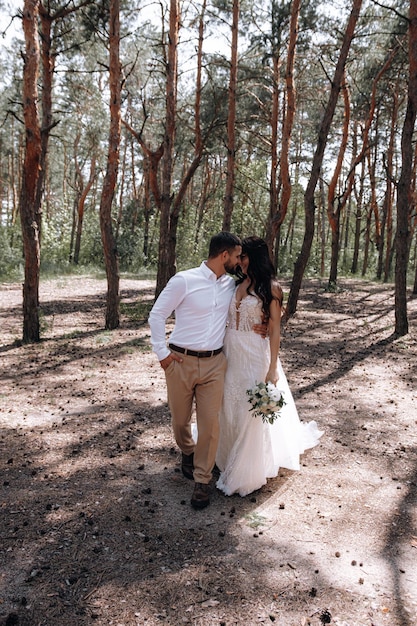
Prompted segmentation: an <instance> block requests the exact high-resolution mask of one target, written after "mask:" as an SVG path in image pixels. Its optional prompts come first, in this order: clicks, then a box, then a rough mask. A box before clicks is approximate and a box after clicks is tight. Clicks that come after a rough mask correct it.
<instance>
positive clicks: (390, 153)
mask: <svg viewBox="0 0 417 626" xmlns="http://www.w3.org/2000/svg"><path fill="white" fill-rule="evenodd" d="M392 96H393V98H392V115H391V129H390V138H389V143H388V149H387V155H386V160H385V170H386V187H385V196H384V205H383V220H384V221H383V225H384V232H383V233H382V232H381V238H382V243H383V242H384V241H385V242H386V245H385V255H384V245H381V250H380V266H379V267H378V274H377V276H378V278H380V277H381V276H382V271H383V273H384V282H386V281H387V280H388V263H389V258H390V256H391V248H392V230H393V224H392V205H393V200H394V197H393V183H392V181H393V176H394V165H393V163H394V142H395V138H396V131H397V116H398V94H397V90H396V89H395V88H394V89H393V94H392ZM379 272H380V273H379Z"/></svg>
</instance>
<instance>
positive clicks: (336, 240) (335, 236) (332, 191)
mask: <svg viewBox="0 0 417 626" xmlns="http://www.w3.org/2000/svg"><path fill="white" fill-rule="evenodd" d="M342 91H343V99H344V122H343V133H342V141H341V143H340V149H339V154H338V156H337V161H336V167H335V170H334V172H333V176H332V179H331V181H330V184H329V190H328V194H327V217H328V219H329V224H330V228H331V231H332V252H331V261H330V275H329V282H328V287H329V289H334V288H335V287H336V283H337V265H338V261H339V244H340V214H341V211H342V209H343V208H344V205H343V204H342V202H341V199H340V197H339V198H336V186H337V183H338V181H339V177H340V172H341V171H342V165H343V159H344V158H345V152H346V148H347V143H348V137H349V123H350V97H349V89H348V86H347V84H346V77H345V75H344V79H343V85H342Z"/></svg>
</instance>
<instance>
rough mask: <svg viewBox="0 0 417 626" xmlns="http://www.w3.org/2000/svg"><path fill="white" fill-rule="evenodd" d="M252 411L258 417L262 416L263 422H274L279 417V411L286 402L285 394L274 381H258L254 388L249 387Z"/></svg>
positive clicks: (248, 392)
mask: <svg viewBox="0 0 417 626" xmlns="http://www.w3.org/2000/svg"><path fill="white" fill-rule="evenodd" d="M246 393H247V394H248V396H249V402H250V404H251V405H252V408H251V409H250V411H253V414H254V415H255V416H256V417H262V421H263V422H269V423H270V424H273V423H274V422H275V420H276V419H277V418H278V417H279V412H280V410H281V409H282V407H283V406H284V404H285V400H284V396H283V394H282V391H280V390H279V389H278V388H277V387H275V385H273V384H272V383H257V384H256V385H255V386H254V387H252V389H247V390H246Z"/></svg>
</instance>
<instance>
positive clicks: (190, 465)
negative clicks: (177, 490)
mask: <svg viewBox="0 0 417 626" xmlns="http://www.w3.org/2000/svg"><path fill="white" fill-rule="evenodd" d="M181 469H182V473H183V474H184V476H185V478H189V479H190V480H193V478H194V476H193V472H194V452H192V453H191V454H184V452H183V453H182V458H181Z"/></svg>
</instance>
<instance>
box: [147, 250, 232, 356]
mask: <svg viewBox="0 0 417 626" xmlns="http://www.w3.org/2000/svg"><path fill="white" fill-rule="evenodd" d="M234 288H235V281H234V279H233V278H232V277H231V276H229V275H228V274H223V275H222V276H220V278H217V276H216V274H215V273H214V272H213V271H212V270H211V269H210V268H209V267H207V265H206V262H205V261H203V262H202V263H201V265H200V267H195V268H192V269H190V270H185V271H182V272H178V274H175V276H173V277H172V278H171V279H170V280H169V282H168V284H167V286H166V287H165V289H164V290H163V291H162V292H161V293H160V295H159V297H158V299H157V300H156V302H155V304H154V305H153V307H152V310H151V312H150V314H149V326H150V328H151V343H152V347H153V350H154V352H155V353H156V355H157V357H158V359H159V360H160V361H162V360H163V359H165V358H166V357H167V356H168V355H169V354H170V350H169V348H168V347H167V345H166V338H165V322H166V319H167V318H168V317H169V316H170V315H171V313H172V312H173V311H175V327H174V330H173V331H172V334H171V337H170V342H171V343H173V344H175V345H177V346H180V347H181V348H188V349H190V350H198V351H200V350H217V349H218V348H221V347H222V345H223V339H224V334H225V331H226V320H227V313H228V310H229V304H230V300H231V298H232V294H233V291H234Z"/></svg>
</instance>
